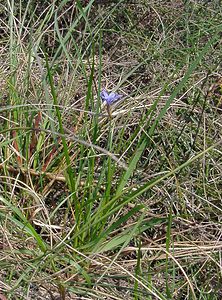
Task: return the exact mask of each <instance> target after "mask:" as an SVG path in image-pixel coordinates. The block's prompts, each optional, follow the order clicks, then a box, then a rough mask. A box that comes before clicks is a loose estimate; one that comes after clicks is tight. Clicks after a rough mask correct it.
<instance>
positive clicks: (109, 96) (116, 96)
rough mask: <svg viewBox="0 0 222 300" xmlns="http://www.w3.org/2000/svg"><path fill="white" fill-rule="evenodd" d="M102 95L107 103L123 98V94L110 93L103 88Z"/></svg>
mask: <svg viewBox="0 0 222 300" xmlns="http://www.w3.org/2000/svg"><path fill="white" fill-rule="evenodd" d="M100 97H101V99H102V101H103V102H106V104H107V105H110V104H112V103H113V102H115V101H117V100H118V99H120V98H122V97H123V95H119V94H117V93H113V92H112V93H110V94H108V92H107V91H106V90H105V89H103V90H102V92H101V93H100Z"/></svg>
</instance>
